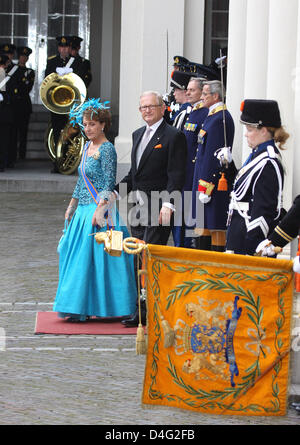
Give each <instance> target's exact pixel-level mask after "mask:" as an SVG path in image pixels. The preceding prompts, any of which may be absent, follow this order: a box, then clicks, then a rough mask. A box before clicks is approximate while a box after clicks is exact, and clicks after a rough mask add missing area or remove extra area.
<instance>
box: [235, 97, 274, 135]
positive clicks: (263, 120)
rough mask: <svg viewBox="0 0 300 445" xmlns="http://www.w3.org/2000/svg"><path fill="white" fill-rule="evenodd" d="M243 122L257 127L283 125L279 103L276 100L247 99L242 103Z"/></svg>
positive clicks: (241, 119) (241, 118)
mask: <svg viewBox="0 0 300 445" xmlns="http://www.w3.org/2000/svg"><path fill="white" fill-rule="evenodd" d="M241 112H242V114H241V117H240V121H241V123H242V124H246V125H253V126H255V127H274V128H279V127H281V118H280V111H279V107H278V103H277V102H276V101H275V100H262V99H245V100H244V101H243V102H242V104H241Z"/></svg>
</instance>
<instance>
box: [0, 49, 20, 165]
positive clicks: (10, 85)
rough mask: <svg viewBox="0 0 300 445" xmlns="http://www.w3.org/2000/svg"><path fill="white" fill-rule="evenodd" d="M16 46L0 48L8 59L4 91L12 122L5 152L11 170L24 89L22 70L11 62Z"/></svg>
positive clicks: (15, 153) (15, 158)
mask: <svg viewBox="0 0 300 445" xmlns="http://www.w3.org/2000/svg"><path fill="white" fill-rule="evenodd" d="M15 51H16V46H15V45H14V44H11V43H7V44H4V45H2V46H1V47H0V54H1V53H2V54H6V55H7V56H8V58H9V62H8V65H7V67H6V74H7V83H6V91H7V92H8V94H9V102H10V105H11V106H12V109H13V122H14V125H12V126H11V133H10V138H9V147H8V152H7V165H6V166H7V167H8V168H13V167H14V165H15V163H16V161H17V120H18V116H17V110H18V106H19V105H18V104H19V99H20V98H21V97H22V91H23V88H24V81H23V69H22V68H20V67H19V65H18V64H15V63H14V62H13V58H14V54H15Z"/></svg>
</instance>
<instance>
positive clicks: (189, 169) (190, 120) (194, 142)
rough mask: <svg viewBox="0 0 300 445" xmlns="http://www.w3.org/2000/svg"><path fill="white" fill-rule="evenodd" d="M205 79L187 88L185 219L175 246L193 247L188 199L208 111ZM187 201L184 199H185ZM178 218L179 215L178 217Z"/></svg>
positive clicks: (176, 231) (191, 80) (176, 233)
mask: <svg viewBox="0 0 300 445" xmlns="http://www.w3.org/2000/svg"><path fill="white" fill-rule="evenodd" d="M202 87H203V79H201V78H197V77H193V76H192V77H190V78H189V83H188V86H187V99H188V101H189V103H190V104H191V107H192V109H191V111H190V113H189V115H188V117H187V119H186V121H185V125H184V128H183V133H184V135H185V137H186V141H187V148H188V150H187V161H186V170H185V184H184V187H183V190H182V192H183V203H182V206H183V215H184V216H183V219H182V225H181V227H180V226H178V225H177V226H176V227H174V231H173V238H174V244H175V246H180V247H191V245H192V237H191V236H188V233H187V230H188V228H189V227H190V226H192V225H193V224H192V200H191V199H189V198H188V196H187V195H188V192H189V193H190V195H192V188H193V176H194V167H195V157H196V150H197V146H198V134H199V131H200V130H201V128H202V125H203V122H204V120H205V118H206V116H207V113H208V110H207V108H205V107H204V106H203V102H202V101H201V94H202ZM185 197H186V198H187V199H184V198H185ZM176 218H177V215H176Z"/></svg>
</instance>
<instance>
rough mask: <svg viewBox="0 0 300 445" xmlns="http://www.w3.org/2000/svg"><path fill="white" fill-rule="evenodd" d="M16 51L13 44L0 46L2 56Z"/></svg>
mask: <svg viewBox="0 0 300 445" xmlns="http://www.w3.org/2000/svg"><path fill="white" fill-rule="evenodd" d="M15 50H16V45H14V44H13V43H5V44H4V45H1V46H0V52H1V53H3V54H13V53H14V52H15Z"/></svg>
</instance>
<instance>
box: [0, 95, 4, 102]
mask: <svg viewBox="0 0 300 445" xmlns="http://www.w3.org/2000/svg"><path fill="white" fill-rule="evenodd" d="M3 101H4V97H3V94H1V93H0V102H3Z"/></svg>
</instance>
